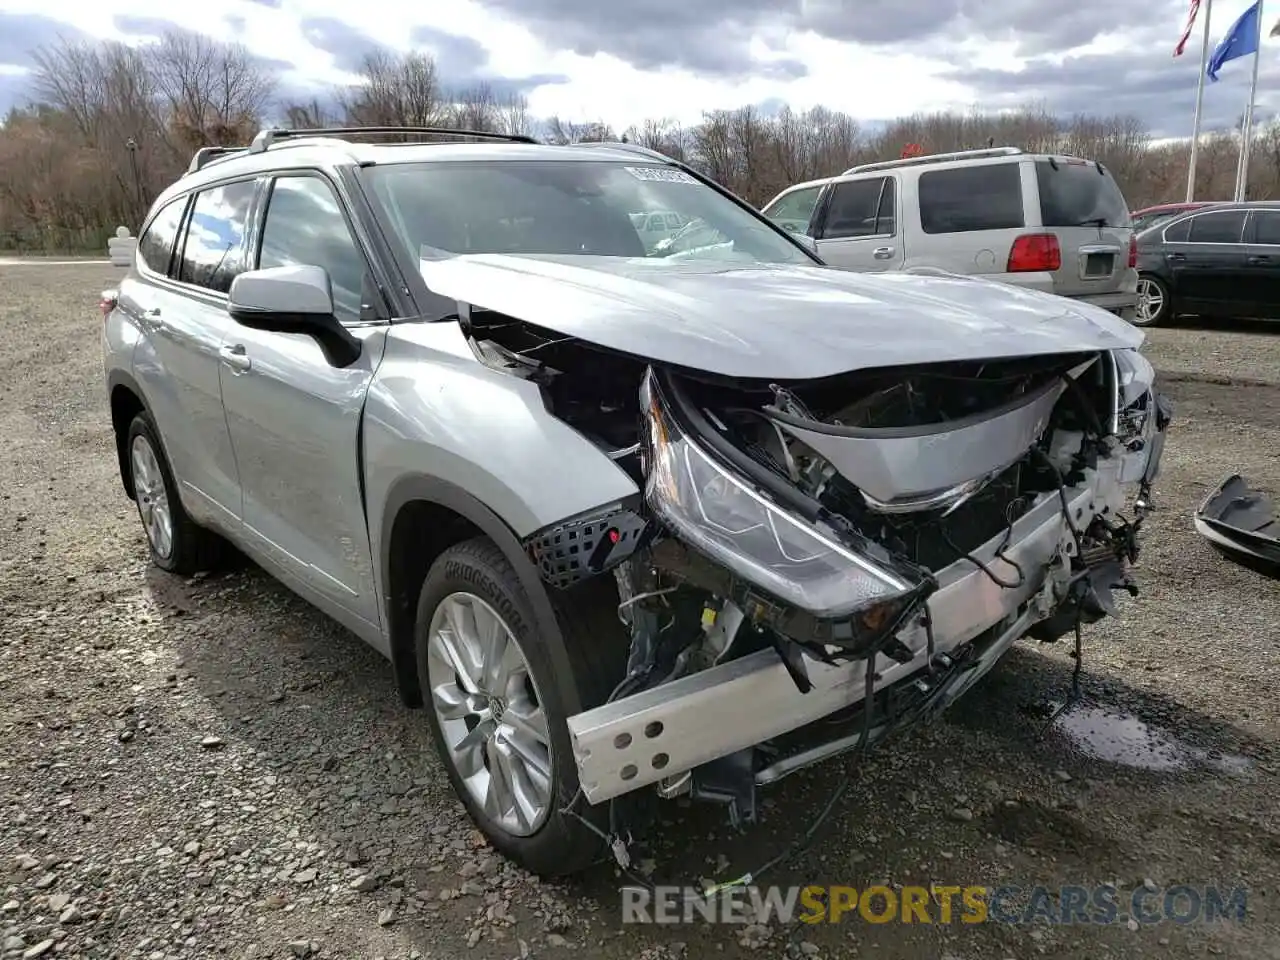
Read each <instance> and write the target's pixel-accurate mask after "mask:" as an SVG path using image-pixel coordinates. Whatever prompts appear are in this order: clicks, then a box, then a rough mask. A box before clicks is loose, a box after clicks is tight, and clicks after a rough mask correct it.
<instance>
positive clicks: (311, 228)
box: [258, 177, 365, 321]
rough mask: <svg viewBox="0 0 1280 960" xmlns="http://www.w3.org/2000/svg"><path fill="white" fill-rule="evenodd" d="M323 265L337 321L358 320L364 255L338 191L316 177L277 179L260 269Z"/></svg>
mask: <svg viewBox="0 0 1280 960" xmlns="http://www.w3.org/2000/svg"><path fill="white" fill-rule="evenodd" d="M304 264H305V265H308V266H314V267H324V269H325V270H326V271H327V272H328V274H329V282H330V284H331V286H332V288H333V312H334V316H336V317H337V318H338V319H339V320H343V321H356V320H359V319H360V304H361V294H362V292H363V289H364V277H365V259H364V255H363V254H362V253H361V252H360V247H359V246H358V245H357V244H356V241H355V239H354V238H353V237H352V236H351V230H350V229H349V228H348V226H347V220H346V217H344V216H343V214H342V206H341V204H340V203H339V201H338V197H337V195H336V194H335V193H334V192H333V188H332V187H330V186H329V184H328V183H326V182H325V181H323V180H321V179H320V178H318V177H281V178H280V179H278V180H277V181H276V182H275V186H274V187H272V189H271V199H270V201H268V203H267V218H266V221H265V222H264V223H263V226H262V252H261V253H260V254H259V256H258V267H259V268H260V269H265V268H267V267H287V266H296V265H304Z"/></svg>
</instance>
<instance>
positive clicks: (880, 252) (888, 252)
mask: <svg viewBox="0 0 1280 960" xmlns="http://www.w3.org/2000/svg"><path fill="white" fill-rule="evenodd" d="M871 255H872V256H873V257H875V258H876V259H877V260H889V259H892V257H893V247H876V248H875V249H874V250H873V251H871Z"/></svg>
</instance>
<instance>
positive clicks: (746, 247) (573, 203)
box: [365, 160, 813, 263]
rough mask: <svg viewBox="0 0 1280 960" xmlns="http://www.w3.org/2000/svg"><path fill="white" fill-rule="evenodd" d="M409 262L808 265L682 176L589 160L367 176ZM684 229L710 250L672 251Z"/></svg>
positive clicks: (380, 170)
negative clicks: (587, 259) (692, 227)
mask: <svg viewBox="0 0 1280 960" xmlns="http://www.w3.org/2000/svg"><path fill="white" fill-rule="evenodd" d="M365 174H366V176H367V177H368V180H369V183H370V185H371V186H372V189H373V192H374V194H375V195H376V196H377V197H378V199H379V200H380V201H381V202H382V205H383V206H384V207H385V208H386V210H387V214H388V216H389V217H390V219H391V223H392V226H393V228H394V229H395V231H396V233H397V234H398V235H399V239H400V240H401V242H403V243H404V245H405V246H406V248H407V249H408V250H409V251H410V252H411V254H413V255H414V256H418V255H421V256H424V257H428V256H430V257H447V256H450V255H459V254H477V253H501V254H512V255H516V256H521V255H525V256H537V255H545V256H597V257H599V256H605V257H644V258H648V259H666V258H669V259H678V260H686V259H714V260H730V261H736V262H746V263H812V262H813V261H812V260H811V259H810V258H809V257H808V256H807V255H806V254H805V252H804V251H803V250H802V249H800V248H799V247H797V246H796V245H795V244H793V243H791V242H789V241H788V240H786V239H785V238H784V237H781V236H779V235H778V233H777V232H776V231H774V230H772V229H771V228H770V227H769V226H768V225H767V224H765V223H764V222H762V220H761V219H760V218H759V217H758V216H756V215H753V214H752V213H751V212H749V211H747V210H745V209H743V208H742V207H740V206H738V205H737V204H736V203H734V202H733V201H732V200H729V199H728V198H727V197H725V196H722V195H721V194H720V193H718V192H716V191H715V190H713V189H712V188H710V187H708V186H706V185H705V184H703V183H701V182H700V181H699V180H697V179H695V178H694V177H692V176H690V175H689V174H687V173H685V172H684V171H682V170H678V169H675V168H674V167H669V166H662V165H659V164H647V163H622V162H617V161H596V160H534V161H522V160H505V161H503V160H498V161H492V162H484V163H475V162H467V163H453V162H449V161H442V162H428V163H404V164H389V165H386V166H377V167H371V168H368V169H367V170H366V171H365ZM691 221H695V222H699V224H700V226H701V227H702V228H704V229H705V230H706V231H707V233H706V234H703V236H702V237H700V239H704V238H707V237H709V238H710V239H707V240H706V242H705V243H697V244H691V245H686V244H685V243H679V244H672V243H671V242H670V239H671V237H672V236H674V235H675V234H676V233H678V232H679V231H680V230H681V229H682V228H684V227H686V226H687V225H688V224H689V223H690V222H691Z"/></svg>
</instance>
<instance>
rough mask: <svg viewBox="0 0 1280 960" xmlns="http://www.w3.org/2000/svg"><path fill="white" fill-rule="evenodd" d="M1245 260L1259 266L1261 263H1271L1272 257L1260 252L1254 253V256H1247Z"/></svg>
mask: <svg viewBox="0 0 1280 960" xmlns="http://www.w3.org/2000/svg"><path fill="white" fill-rule="evenodd" d="M1244 262H1245V263H1250V264H1253V265H1254V266H1257V265H1258V264H1260V263H1270V262H1271V258H1270V257H1269V256H1267V255H1266V254H1265V253H1259V254H1254V255H1253V256H1250V257H1246V258H1245V261H1244Z"/></svg>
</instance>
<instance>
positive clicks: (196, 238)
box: [178, 180, 255, 293]
mask: <svg viewBox="0 0 1280 960" xmlns="http://www.w3.org/2000/svg"><path fill="white" fill-rule="evenodd" d="M254 189H255V187H254V182H253V181H252V180H241V181H239V182H238V183H224V184H221V185H219V186H216V187H211V188H210V189H208V190H203V191H201V192H200V193H198V194H197V195H196V203H195V207H194V209H193V210H192V211H191V220H190V221H189V222H188V224H187V239H186V243H185V244H184V245H183V249H182V265H181V267H180V268H179V271H178V279H179V280H181V281H182V282H183V283H192V284H195V285H196V286H197V287H204V288H205V289H206V290H215V291H217V292H218V293H227V292H228V291H229V290H230V289H231V281H232V280H234V279H235V278H236V277H237V276H238V275H239V274H241V273H243V272H244V269H245V267H244V256H243V253H242V251H243V249H244V234H245V228H246V224H247V223H248V221H249V205H250V204H251V203H252V202H253V194H254Z"/></svg>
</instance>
